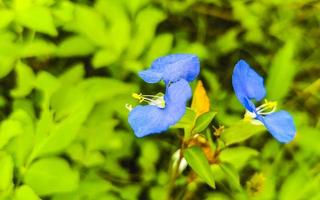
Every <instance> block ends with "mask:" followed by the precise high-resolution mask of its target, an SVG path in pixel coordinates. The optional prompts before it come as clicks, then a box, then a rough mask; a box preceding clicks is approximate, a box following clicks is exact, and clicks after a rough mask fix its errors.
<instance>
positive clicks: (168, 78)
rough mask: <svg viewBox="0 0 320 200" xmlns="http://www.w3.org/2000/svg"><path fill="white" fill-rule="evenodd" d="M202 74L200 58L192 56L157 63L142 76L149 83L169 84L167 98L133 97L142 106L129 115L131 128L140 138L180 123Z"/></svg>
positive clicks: (179, 56) (163, 59) (160, 59)
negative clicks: (192, 89) (194, 85)
mask: <svg viewBox="0 0 320 200" xmlns="http://www.w3.org/2000/svg"><path fill="white" fill-rule="evenodd" d="M199 72H200V62H199V59H198V57H197V56H195V55H191V54H172V55H169V56H165V57H161V58H159V59H157V60H155V61H154V62H153V63H152V65H151V67H150V69H148V70H145V71H142V72H140V73H139V76H140V77H141V78H142V79H143V80H144V81H145V82H147V83H157V82H159V81H161V80H163V81H164V82H165V86H166V92H165V94H164V95H163V94H158V95H142V94H133V97H134V98H136V99H138V100H139V101H140V102H147V103H148V104H149V105H144V106H142V105H138V106H136V107H135V108H133V109H132V110H131V111H130V113H129V118H128V121H129V124H130V126H131V127H132V129H133V130H134V133H135V135H136V136H137V137H143V136H146V135H150V134H155V133H161V132H163V131H165V130H167V129H168V128H169V127H170V126H172V125H174V124H175V123H177V122H178V121H179V120H180V118H181V117H182V116H183V115H184V113H185V111H186V103H187V101H188V100H189V99H190V98H191V95H192V92H191V88H190V86H189V83H188V82H190V81H193V80H194V79H195V78H196V77H197V76H198V74H199Z"/></svg>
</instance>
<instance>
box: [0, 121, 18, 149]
mask: <svg viewBox="0 0 320 200" xmlns="http://www.w3.org/2000/svg"><path fill="white" fill-rule="evenodd" d="M22 132H23V128H22V124H21V123H20V122H19V121H17V120H13V119H10V118H9V119H6V120H4V121H2V122H1V125H0V149H2V148H3V147H4V146H5V145H6V144H7V143H8V142H9V141H10V139H11V138H13V137H15V136H16V135H19V134H20V133H22Z"/></svg>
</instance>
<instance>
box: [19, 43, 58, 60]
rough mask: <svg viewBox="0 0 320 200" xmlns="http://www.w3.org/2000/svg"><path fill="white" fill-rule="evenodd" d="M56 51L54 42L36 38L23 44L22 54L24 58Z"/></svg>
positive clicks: (50, 53) (47, 54)
mask: <svg viewBox="0 0 320 200" xmlns="http://www.w3.org/2000/svg"><path fill="white" fill-rule="evenodd" d="M55 51H56V46H55V45H54V44H53V43H51V42H48V41H45V40H39V39H36V40H34V41H32V42H27V43H25V44H23V45H22V48H21V52H20V56H21V57H22V58H30V57H41V56H49V55H52V54H54V52H55Z"/></svg>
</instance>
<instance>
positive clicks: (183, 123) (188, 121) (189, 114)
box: [171, 108, 196, 128]
mask: <svg viewBox="0 0 320 200" xmlns="http://www.w3.org/2000/svg"><path fill="white" fill-rule="evenodd" d="M195 119H196V113H195V112H194V111H193V110H191V109H190V108H187V109H186V112H185V114H184V115H183V117H182V118H181V119H180V121H179V122H177V123H176V124H175V125H173V126H171V128H189V127H192V126H193V124H194V121H195Z"/></svg>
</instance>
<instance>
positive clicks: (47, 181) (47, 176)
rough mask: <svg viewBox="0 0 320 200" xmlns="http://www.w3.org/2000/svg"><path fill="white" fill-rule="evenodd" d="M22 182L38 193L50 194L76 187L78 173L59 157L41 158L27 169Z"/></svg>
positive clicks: (69, 190)
mask: <svg viewBox="0 0 320 200" xmlns="http://www.w3.org/2000/svg"><path fill="white" fill-rule="evenodd" d="M24 182H25V183H26V184H28V185H29V186H30V187H31V188H32V189H33V190H34V191H35V192H36V193H37V194H38V195H40V196H42V195H52V194H56V193H62V192H71V191H73V190H75V189H77V187H78V184H79V173H78V172H77V171H74V170H72V169H71V168H70V166H69V165H68V163H67V162H66V161H65V160H63V159H61V158H56V157H52V158H43V159H40V160H37V161H36V162H34V163H33V164H32V165H31V166H30V168H29V169H28V170H27V172H26V174H25V177H24Z"/></svg>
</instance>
